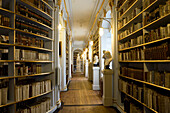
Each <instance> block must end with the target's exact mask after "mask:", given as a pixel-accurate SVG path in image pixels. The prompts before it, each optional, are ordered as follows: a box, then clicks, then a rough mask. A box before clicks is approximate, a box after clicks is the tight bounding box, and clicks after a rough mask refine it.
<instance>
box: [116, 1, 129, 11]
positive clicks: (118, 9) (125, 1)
mask: <svg viewBox="0 0 170 113" xmlns="http://www.w3.org/2000/svg"><path fill="white" fill-rule="evenodd" d="M128 1H129V0H125V1H124V2H123V4H122V5H121V6H120V8H119V9H118V10H117V11H120V10H121V9H122V7H123V6H124V5H125V4H126V3H127V2H128Z"/></svg>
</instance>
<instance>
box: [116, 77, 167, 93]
mask: <svg viewBox="0 0 170 113" xmlns="http://www.w3.org/2000/svg"><path fill="white" fill-rule="evenodd" d="M119 76H120V77H123V78H126V79H129V80H133V81H136V82H140V83H143V84H147V85H150V86H154V87H157V88H160V89H164V90H167V91H170V89H169V88H166V87H163V86H159V85H156V84H152V83H149V82H146V81H142V80H138V79H135V78H131V77H127V76H123V75H119Z"/></svg>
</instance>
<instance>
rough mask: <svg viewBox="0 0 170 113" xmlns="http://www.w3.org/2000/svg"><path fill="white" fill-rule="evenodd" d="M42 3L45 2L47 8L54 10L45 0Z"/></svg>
mask: <svg viewBox="0 0 170 113" xmlns="http://www.w3.org/2000/svg"><path fill="white" fill-rule="evenodd" d="M41 1H42V2H44V4H46V6H48V8H50V9H51V10H53V8H52V7H51V6H50V5H49V4H48V3H47V2H46V1H44V0H41Z"/></svg>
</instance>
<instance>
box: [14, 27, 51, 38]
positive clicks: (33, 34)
mask: <svg viewBox="0 0 170 113" xmlns="http://www.w3.org/2000/svg"><path fill="white" fill-rule="evenodd" d="M15 30H16V31H19V32H22V33H26V34H30V35H32V36H37V37H40V38H43V39H46V40H52V41H53V39H51V38H48V37H45V36H41V35H38V34H35V33H30V32H26V31H23V30H20V29H15Z"/></svg>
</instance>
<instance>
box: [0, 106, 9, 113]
mask: <svg viewBox="0 0 170 113" xmlns="http://www.w3.org/2000/svg"><path fill="white" fill-rule="evenodd" d="M0 113H10V111H9V107H8V106H7V107H1V108H0Z"/></svg>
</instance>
